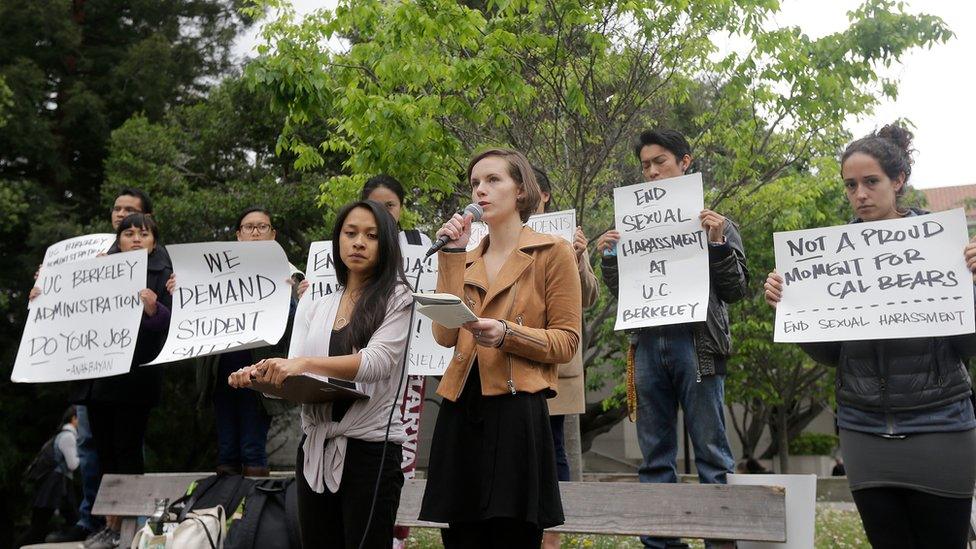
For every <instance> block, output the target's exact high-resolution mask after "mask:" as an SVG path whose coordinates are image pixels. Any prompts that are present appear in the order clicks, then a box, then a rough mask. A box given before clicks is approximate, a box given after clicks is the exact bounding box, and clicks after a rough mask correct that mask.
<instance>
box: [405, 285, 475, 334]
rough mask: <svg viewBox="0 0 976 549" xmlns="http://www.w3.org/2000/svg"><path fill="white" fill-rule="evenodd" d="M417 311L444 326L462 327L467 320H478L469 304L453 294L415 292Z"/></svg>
mask: <svg viewBox="0 0 976 549" xmlns="http://www.w3.org/2000/svg"><path fill="white" fill-rule="evenodd" d="M413 299H414V302H415V303H416V304H417V305H416V307H417V309H416V310H417V312H418V313H420V314H422V315H424V316H426V317H427V318H429V319H431V320H433V321H434V322H436V323H438V324H440V325H441V326H444V327H445V328H460V327H461V325H462V324H464V323H465V322H473V321H475V320H478V316H477V315H475V314H474V313H473V312H472V311H471V309H469V308H468V306H467V305H465V304H464V302H463V301H461V298H459V297H458V296H456V295H453V294H423V293H416V294H413Z"/></svg>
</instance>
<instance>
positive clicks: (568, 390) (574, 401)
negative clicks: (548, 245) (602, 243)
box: [548, 255, 600, 416]
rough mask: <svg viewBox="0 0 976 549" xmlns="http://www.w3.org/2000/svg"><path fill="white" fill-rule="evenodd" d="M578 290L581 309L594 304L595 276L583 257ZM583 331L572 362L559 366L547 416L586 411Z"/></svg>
mask: <svg viewBox="0 0 976 549" xmlns="http://www.w3.org/2000/svg"><path fill="white" fill-rule="evenodd" d="M579 278H580V288H581V289H582V291H583V309H584V310H586V309H587V308H589V307H590V306H591V305H593V304H594V303H596V300H597V298H598V297H600V295H599V289H598V283H597V280H596V275H595V274H593V267H592V266H590V261H589V258H588V257H587V256H586V255H584V256H583V258H582V260H581V261H579ZM585 350H586V349H584V348H583V330H582V328H581V329H580V345H579V348H578V349H577V350H576V355H574V356H573V360H570V361H569V362H567V363H565V364H560V365H559V389H558V392H559V394H558V395H557V396H554V397H552V398H550V399H549V402H548V404H549V415H551V416H564V415H567V414H582V413H584V412H585V411H586V387H585V386H584V377H583V372H584V368H583V352H584V351H585Z"/></svg>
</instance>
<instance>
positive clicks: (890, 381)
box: [836, 337, 972, 412]
mask: <svg viewBox="0 0 976 549" xmlns="http://www.w3.org/2000/svg"><path fill="white" fill-rule="evenodd" d="M836 383H837V402H838V403H840V404H842V405H846V406H851V407H854V408H858V409H861V410H869V411H878V412H899V411H907V410H923V409H926V408H936V407H938V406H941V405H944V404H949V403H950V402H955V401H957V400H959V399H961V398H964V397H966V396H968V395H969V394H970V393H971V392H972V382H971V380H970V378H969V372H968V371H967V370H966V365H965V364H964V363H963V361H962V356H961V353H960V352H959V350H957V349H956V348H955V346H954V345H953V342H952V339H951V338H945V337H939V338H935V337H930V338H915V339H891V340H880V341H846V342H844V343H841V344H840V356H839V357H838V364H837V380H836Z"/></svg>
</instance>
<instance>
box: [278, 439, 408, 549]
mask: <svg viewBox="0 0 976 549" xmlns="http://www.w3.org/2000/svg"><path fill="white" fill-rule="evenodd" d="M302 444H304V440H303V441H302ZM401 455H402V452H401V448H400V445H399V444H394V443H392V442H388V443H387V444H386V459H384V460H383V475H382V477H381V479H380V488H379V492H378V494H377V498H376V507H375V509H374V511H373V520H372V522H370V525H369V535H368V536H367V538H366V543H365V544H363V547H367V548H376V549H389V547H390V544H391V543H392V542H393V526H394V523H395V522H396V514H397V507H399V506H400V490H401V489H402V488H403V471H401V470H400V459H401ZM382 457H383V442H366V441H362V440H357V439H354V438H351V439H349V442H348V444H347V446H346V458H345V462H344V464H343V470H342V480H341V481H340V482H339V490H338V491H337V492H336V493H334V494H333V493H331V492H329V490H328V488H326V490H325V492H323V493H321V494H319V493H317V492H314V491H313V490H312V488H311V487H310V486H309V485H308V482H307V481H306V480H305V474H304V463H305V453H304V452H303V451H302V445H299V447H298V462H297V464H296V466H295V477H296V479H297V482H298V522H299V525H300V526H301V533H302V546H303V547H306V548H312V547H314V548H327V547H341V548H344V549H347V548H348V549H356V548H357V547H359V542H360V540H362V537H363V532H364V531H366V523H367V521H368V520H369V510H370V506H371V505H372V502H373V491H374V489H375V488H376V475H377V473H378V472H379V467H380V460H381V458H382Z"/></svg>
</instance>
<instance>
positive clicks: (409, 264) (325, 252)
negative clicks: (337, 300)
mask: <svg viewBox="0 0 976 549" xmlns="http://www.w3.org/2000/svg"><path fill="white" fill-rule="evenodd" d="M400 251H401V252H402V255H403V271H404V273H405V274H406V275H407V281H408V282H409V283H410V286H411V287H412V288H415V290H416V291H418V292H425V293H432V292H435V291H436V290H437V256H436V255H433V256H431V257H429V258H425V257H424V256H425V255H426V253H427V247H426V246H415V245H410V244H404V245H402V246H401V248H400ZM306 272H307V279H308V281H309V288H308V290H306V291H305V294H304V295H302V298H301V300H300V301H299V303H298V311H297V312H296V313H295V314H296V316H297V315H300V314H302V312H303V311H304V310H305V309H307V308H308V307H310V306H311V305H312V304H313V303H314V302H315V301H317V300H319V299H322V298H323V297H325V296H327V295H329V294H331V293H333V292H336V291H338V290H339V289H340V288H341V286H340V284H339V281H338V280H337V279H336V274H335V259H334V258H333V257H332V241H331V240H326V241H320V242H313V243H312V245H311V247H310V248H309V252H308V266H307V268H306ZM418 275H419V285H418ZM408 346H409V347H408V350H409V352H408V356H407V364H408V368H407V373H408V374H409V375H412V376H413V375H442V374H443V373H444V370H446V369H447V365H448V364H450V362H451V358H453V356H454V353H453V350H452V349H449V348H444V347H441V346H440V345H438V344H437V342H436V341H434V335H433V332H432V330H431V321H430V319H429V318H427V317H425V316H423V315H416V314H415V315H414V323H413V326H412V327H411V336H410V340H409V342H408Z"/></svg>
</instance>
